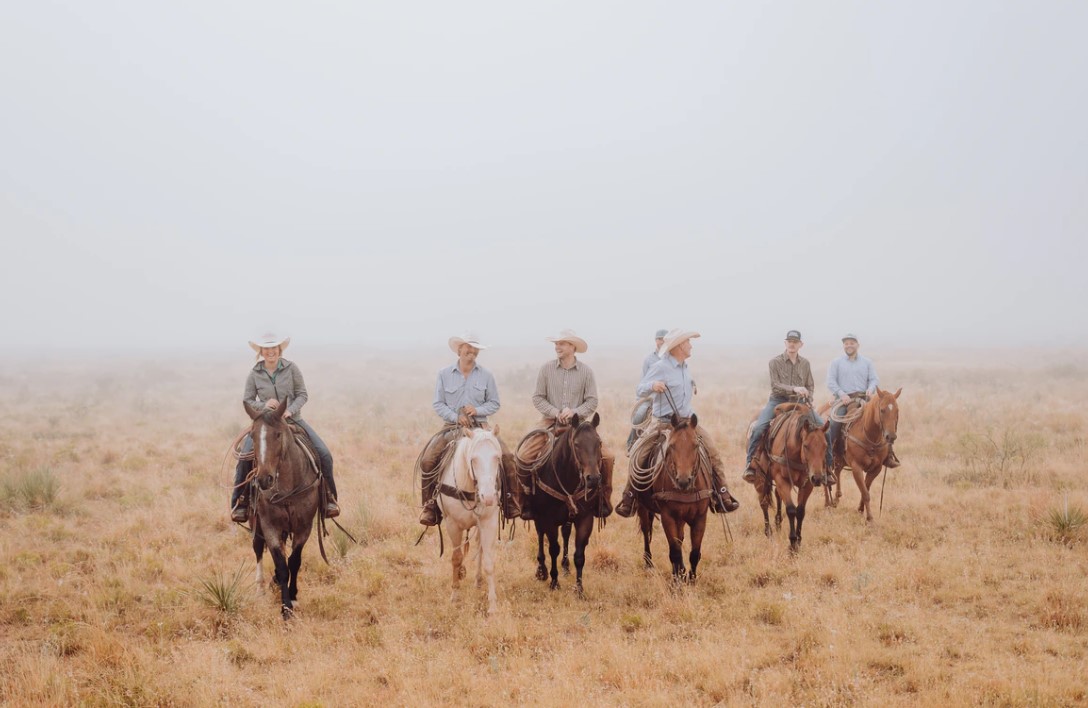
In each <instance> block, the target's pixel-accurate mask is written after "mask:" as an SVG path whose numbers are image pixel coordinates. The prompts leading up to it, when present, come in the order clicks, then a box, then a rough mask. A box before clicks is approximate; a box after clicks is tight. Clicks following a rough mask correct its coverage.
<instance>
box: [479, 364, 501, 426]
mask: <svg viewBox="0 0 1088 708" xmlns="http://www.w3.org/2000/svg"><path fill="white" fill-rule="evenodd" d="M486 383H487V386H486V388H485V389H484V402H483V403H481V404H480V405H478V406H476V415H478V416H484V417H487V416H489V415H495V414H496V413H498V412H499V387H498V385H497V384H496V383H495V376H494V375H493V374H492V373H491V372H490V371H489V372H487V382H486Z"/></svg>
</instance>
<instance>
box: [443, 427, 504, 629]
mask: <svg viewBox="0 0 1088 708" xmlns="http://www.w3.org/2000/svg"><path fill="white" fill-rule="evenodd" d="M464 431H465V432H464V437H462V438H461V439H460V440H458V441H457V444H456V447H455V448H454V452H453V457H452V459H451V462H450V464H449V465H447V466H446V469H445V470H443V472H442V476H441V477H440V478H439V485H438V506H439V508H440V509H441V510H442V518H443V521H444V523H445V524H446V535H447V537H448V538H449V540H450V544H451V545H452V547H453V554H452V562H453V582H452V586H451V587H452V593H451V596H450V599H451V601H453V602H456V601H457V594H458V592H457V591H458V588H459V586H460V584H461V579H462V578H464V577H465V566H464V560H465V556H466V555H468V545H469V539H468V537H467V534H468V531H469V529H471V528H472V527H473V526H475V527H476V528H477V531H478V540H479V544H480V549H479V561H478V563H477V566H476V585H477V587H479V586H480V585H482V584H483V580H484V578H485V577H486V578H487V612H488V614H494V612H495V610H496V608H497V600H496V595H495V542H496V541H497V540H498V538H499V506H498V498H499V480H500V479H501V476H500V475H501V471H502V448H501V447H500V445H499V439H498V438H497V437H496V435H497V432H495V433H492V432H491V431H489V430H485V429H483V428H465V429H464Z"/></svg>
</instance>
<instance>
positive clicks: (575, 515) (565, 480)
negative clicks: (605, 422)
mask: <svg viewBox="0 0 1088 708" xmlns="http://www.w3.org/2000/svg"><path fill="white" fill-rule="evenodd" d="M600 424H601V416H600V415H599V414H597V413H594V414H593V420H591V421H590V420H581V419H580V418H579V417H578V416H577V415H575V416H574V417H573V418H571V421H570V427H569V428H567V429H566V431H563V432H560V433H559V435H557V436H556V438H555V441H554V444H553V445H552V448H551V450H550V452H548V455H547V459H546V460H545V461H544V463H543V465H541V467H540V468H539V469H538V470H537V472H536V478H535V479H534V481H533V493H532V494H531V495H530V496H529V497H528V499H526V503H527V504H531V505H532V510H533V515H534V523H535V524H536V537H537V553H536V566H537V567H536V577H537V579H538V580H547V579H548V576H549V572H548V569H547V568H546V567H545V565H544V536H545V535H547V537H548V553H549V554H550V555H551V560H552V562H551V573H550V575H551V579H552V583H551V589H552V590H555V589H556V588H558V587H559V569H558V566H557V560H558V558H559V527H560V526H562V525H563V524H565V523H567V522H571V523H573V525H574V531H575V536H574V568H575V571H576V580H575V583H576V585H575V590H576V591H577V592H578V594H579V595H582V594H583V593H584V590H583V587H582V569H583V568H584V567H585V564H586V545H587V544H588V543H589V537H590V535H592V533H593V521H594V518H595V517H594V515H593V512H594V511H596V509H597V505H598V503H599V500H598V496H599V495H600V491H601V436H600V435H598V434H597V426H598V425H600ZM530 435H532V433H530ZM519 447H520V445H519Z"/></svg>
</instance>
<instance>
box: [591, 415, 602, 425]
mask: <svg viewBox="0 0 1088 708" xmlns="http://www.w3.org/2000/svg"><path fill="white" fill-rule="evenodd" d="M591 422H592V423H593V427H594V428H596V427H597V426H598V425H600V424H601V414H600V413H594V414H593V420H592V421H591Z"/></svg>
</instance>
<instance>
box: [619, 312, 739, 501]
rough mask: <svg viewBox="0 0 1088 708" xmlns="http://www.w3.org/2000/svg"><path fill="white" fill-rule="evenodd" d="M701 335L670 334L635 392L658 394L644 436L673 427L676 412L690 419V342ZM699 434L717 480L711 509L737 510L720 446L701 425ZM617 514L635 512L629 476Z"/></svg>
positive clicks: (698, 430) (715, 480)
mask: <svg viewBox="0 0 1088 708" xmlns="http://www.w3.org/2000/svg"><path fill="white" fill-rule="evenodd" d="M698 336H700V335H699V333H698V332H684V331H681V330H678V329H674V330H672V331H671V332H669V333H668V334H667V335H666V337H665V341H664V342H663V343H662V345H661V349H660V350H659V351H658V355H659V357H660V360H659V361H658V362H657V363H656V364H654V365H653V366H652V367H650V370H649V371H648V372H646V375H645V376H643V377H642V381H641V382H640V383H639V385H638V388H636V389H635V395H636V396H638V397H639V398H641V397H643V396H648V395H650V394H651V393H652V394H655V395H654V397H653V398H654V407H653V414H654V420H653V421H652V422H651V423H650V426H649V427H648V428H647V429H646V430H645V431H644V432H643V435H654V434H656V432H657V431H658V430H660V429H661V428H663V427H666V426H669V425H671V422H670V421H671V419H672V416H673V414H674V413H675V414H676V415H678V416H679V417H681V418H690V417H691V414H692V407H691V402H692V397H693V395H694V386H693V384H692V381H691V375H690V372H689V370H688V365H687V360H688V359H689V358H691V340H692V339H694V338H696V337H698ZM696 433H697V434H698V436H699V441H700V443H701V444H702V446H703V447H704V448H705V449H706V452H707V456H708V457H709V458H710V465H711V473H712V475H713V477H714V479H713V482H714V492H713V493H712V494H711V497H710V504H711V509H713V510H714V511H715V512H716V513H719V514H720V513H725V512H730V511H736V510H737V509H738V508H740V502H738V501H737V500H736V499H735V498H734V497H733V495H731V494H730V493H729V489H728V488H727V487H726V484H725V479H724V476H723V475H722V460H721V456H720V455H719V454H718V449H717V447H716V446H715V445H714V443H713V442H712V441H711V439H710V436H709V435H707V432H706V430H705V429H704V428H703V427H702V426H698V427H697V428H696ZM616 513H617V514H619V515H620V516H625V517H626V516H631V515H632V514H634V513H635V493H634V489H633V488H632V487H631V479H630V477H628V479H627V486H626V487H625V488H624V490H623V499H621V500H620V503H619V505H617V506H616Z"/></svg>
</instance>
